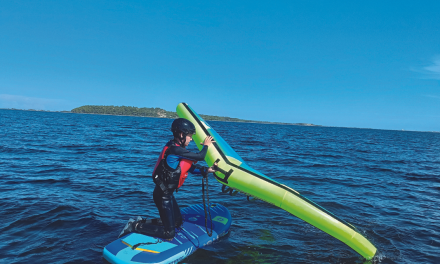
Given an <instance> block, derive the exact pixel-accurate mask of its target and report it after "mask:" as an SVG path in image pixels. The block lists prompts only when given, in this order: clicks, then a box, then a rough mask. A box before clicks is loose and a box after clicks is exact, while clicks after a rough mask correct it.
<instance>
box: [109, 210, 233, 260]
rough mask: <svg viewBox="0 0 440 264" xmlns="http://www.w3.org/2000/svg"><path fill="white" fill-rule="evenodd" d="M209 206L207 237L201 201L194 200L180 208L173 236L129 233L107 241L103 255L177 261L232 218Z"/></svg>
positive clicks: (205, 242)
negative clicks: (169, 237) (193, 202)
mask: <svg viewBox="0 0 440 264" xmlns="http://www.w3.org/2000/svg"><path fill="white" fill-rule="evenodd" d="M210 209H211V217H212V236H211V237H210V236H208V234H207V232H206V228H205V212H204V209H203V204H197V205H193V206H190V207H186V208H183V209H182V210H181V212H182V217H183V219H184V223H183V225H182V226H181V227H180V228H176V230H175V231H176V236H175V237H174V238H173V240H171V241H165V240H163V239H159V238H155V237H150V236H146V235H143V234H138V233H130V234H128V235H126V236H123V237H121V238H119V239H117V240H115V241H113V242H112V243H110V244H109V245H107V246H106V247H105V248H104V252H103V256H104V258H105V259H106V260H107V261H109V262H110V263H114V264H119V263H127V264H128V263H133V264H134V263H177V262H179V261H181V260H183V259H184V258H186V257H187V256H189V255H191V254H192V253H194V251H196V250H197V249H198V248H202V247H205V246H207V245H210V244H211V243H212V242H214V241H215V240H217V239H219V238H220V237H222V236H224V235H226V234H227V233H228V231H229V227H230V226H231V221H232V220H231V214H230V213H229V211H228V209H226V207H224V206H223V205H221V204H215V203H211V206H210ZM207 223H208V224H207V225H208V231H210V230H211V223H210V221H209V218H208V222H207ZM143 243H146V244H143ZM150 243H153V244H150ZM134 247H135V248H134ZM133 248H134V249H133Z"/></svg>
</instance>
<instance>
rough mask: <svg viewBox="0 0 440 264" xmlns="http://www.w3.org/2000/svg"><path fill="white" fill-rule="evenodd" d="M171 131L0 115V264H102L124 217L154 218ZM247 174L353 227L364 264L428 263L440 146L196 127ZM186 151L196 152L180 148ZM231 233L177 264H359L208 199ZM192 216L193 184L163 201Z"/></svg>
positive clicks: (306, 234) (303, 130)
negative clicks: (225, 215) (369, 252)
mask: <svg viewBox="0 0 440 264" xmlns="http://www.w3.org/2000/svg"><path fill="white" fill-rule="evenodd" d="M171 122H172V120H170V119H161V118H143V117H128V116H105V115H87V114H70V113H52V112H33V111H20V110H0V135H1V137H0V263H104V261H103V259H102V250H103V248H104V246H106V245H107V244H109V243H110V242H112V241H113V240H115V239H116V238H117V237H118V235H119V233H120V231H121V229H122V228H123V227H124V225H125V223H126V222H127V220H128V219H129V218H130V217H135V216H138V215H140V216H143V217H148V218H156V217H158V212H157V209H156V207H155V205H154V202H153V199H152V192H153V188H154V185H153V182H152V180H151V177H150V175H151V173H152V170H153V168H154V165H155V163H156V160H157V158H158V156H159V153H160V151H161V150H162V147H163V146H164V144H165V143H166V142H167V141H168V140H169V139H170V138H171V132H170V131H169V127H170V125H171ZM209 123H210V125H211V126H212V127H213V128H214V129H215V130H216V131H217V132H218V133H219V134H220V135H221V136H222V137H223V138H224V139H225V140H226V141H227V142H228V143H229V144H230V145H231V146H232V148H234V150H235V151H236V152H237V153H238V154H239V155H240V156H241V157H242V158H243V159H244V160H245V161H246V162H247V163H248V165H249V166H251V167H252V168H255V169H256V170H259V171H261V172H262V173H264V174H265V175H267V176H269V177H271V178H273V179H275V180H276V181H278V182H280V183H283V184H285V185H287V186H289V187H292V188H293V189H295V190H297V191H299V192H300V193H301V194H302V195H304V196H306V197H307V198H309V199H311V200H313V201H314V202H316V203H318V204H319V205H321V206H323V207H324V208H326V209H328V210H329V211H331V212H333V213H334V214H335V215H337V216H338V217H340V218H342V219H344V220H346V221H348V222H350V223H352V224H353V225H355V226H356V227H357V228H358V229H359V230H360V231H361V232H362V233H363V234H364V235H365V236H366V237H367V238H368V239H369V240H370V241H372V243H373V244H374V245H375V246H376V247H377V248H378V253H377V256H376V257H375V259H374V260H373V262H372V263H440V210H439V208H440V207H439V204H440V133H428V132H409V131H391V130H373V129H354V128H336V127H306V126H293V125H273V124H254V123H231V122H212V121H211V122H209ZM190 148H191V149H194V150H195V149H196V146H195V144H194V143H191V145H190ZM209 190H210V192H209V193H210V200H211V202H215V203H220V204H222V205H224V206H226V207H227V208H228V209H229V210H230V212H231V215H232V221H233V222H232V226H231V232H230V234H229V235H228V236H227V237H223V238H222V239H220V240H219V241H218V242H217V243H214V244H213V245H210V246H208V247H205V248H203V249H199V250H197V251H196V252H195V253H194V254H193V255H191V256H190V257H188V258H187V259H185V260H184V261H183V263H363V260H362V258H361V257H360V256H359V255H358V254H357V253H356V252H354V251H353V250H352V249H350V248H349V247H348V246H346V245H345V244H343V243H342V242H340V241H338V240H336V239H334V238H333V237H331V236H329V235H327V234H326V233H324V232H322V231H320V230H318V229H317V228H315V227H313V226H311V225H309V224H307V223H306V222H304V221H302V220H301V219H299V218H297V217H295V216H293V215H291V214H289V213H287V212H285V211H283V210H281V209H279V208H277V207H275V206H273V205H271V204H268V203H265V202H263V201H259V200H251V201H248V200H247V199H246V196H244V195H241V194H237V195H235V196H231V195H229V194H223V193H222V192H221V184H220V183H218V182H217V181H216V180H215V179H214V177H211V178H210V181H209ZM176 199H177V201H178V203H179V205H180V207H181V208H183V207H187V206H190V205H193V204H197V203H202V187H201V178H200V177H199V176H196V175H190V176H189V178H188V179H187V180H186V182H185V185H184V186H183V187H182V188H181V190H180V191H179V192H178V193H177V194H176Z"/></svg>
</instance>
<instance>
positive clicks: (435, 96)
mask: <svg viewBox="0 0 440 264" xmlns="http://www.w3.org/2000/svg"><path fill="white" fill-rule="evenodd" d="M423 96H425V97H429V98H434V99H440V96H437V95H431V94H424V95H423Z"/></svg>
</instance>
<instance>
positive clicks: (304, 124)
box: [0, 108, 440, 133]
mask: <svg viewBox="0 0 440 264" xmlns="http://www.w3.org/2000/svg"><path fill="white" fill-rule="evenodd" d="M0 110H15V111H28V112H45V113H63V114H83V115H105V116H130V117H148V118H164V119H174V118H172V117H164V116H162V117H160V116H136V115H114V114H98V113H75V112H72V111H67V110H64V111H52V110H36V109H17V108H0ZM206 121H215V122H231V123H251V124H263V125H284V126H305V127H330V128H350V129H371V130H388V131H399V132H422V133H440V131H418V130H406V129H385V128H364V127H339V126H323V125H315V124H309V123H282V122H270V121H254V120H243V121H232V120H210V119H206Z"/></svg>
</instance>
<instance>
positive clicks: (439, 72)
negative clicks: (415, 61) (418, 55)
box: [422, 57, 440, 80]
mask: <svg viewBox="0 0 440 264" xmlns="http://www.w3.org/2000/svg"><path fill="white" fill-rule="evenodd" d="M432 63H433V64H432V65H430V66H426V67H423V69H422V73H423V74H424V75H425V78H427V79H436V80H440V57H436V58H435V59H434V61H433V62H432Z"/></svg>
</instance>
